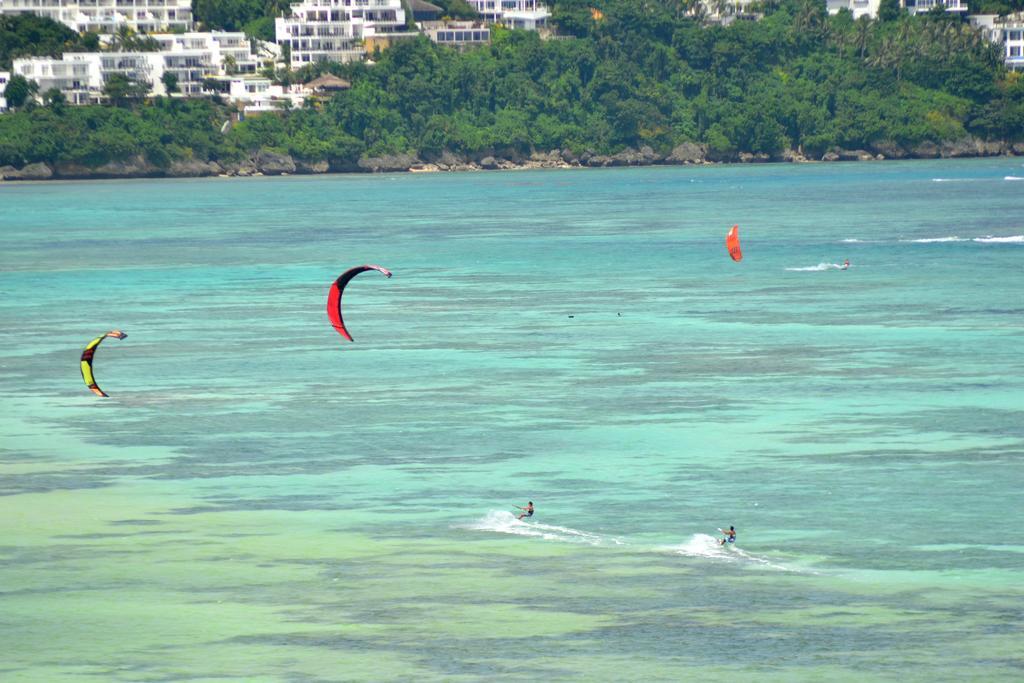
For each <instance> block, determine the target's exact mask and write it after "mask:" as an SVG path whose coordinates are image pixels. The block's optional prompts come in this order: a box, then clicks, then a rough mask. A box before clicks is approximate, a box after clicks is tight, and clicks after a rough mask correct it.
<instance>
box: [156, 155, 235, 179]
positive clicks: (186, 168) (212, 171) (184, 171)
mask: <svg viewBox="0 0 1024 683" xmlns="http://www.w3.org/2000/svg"><path fill="white" fill-rule="evenodd" d="M223 172H224V169H223V167H221V165H220V164H218V163H217V162H216V161H199V160H198V159H188V160H185V161H172V162H171V165H170V167H168V169H167V175H168V176H169V177H171V178H203V177H206V176H214V175H220V174H221V173H223Z"/></svg>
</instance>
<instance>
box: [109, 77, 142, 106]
mask: <svg viewBox="0 0 1024 683" xmlns="http://www.w3.org/2000/svg"><path fill="white" fill-rule="evenodd" d="M149 89H150V85H149V83H144V82H142V81H137V80H135V79H132V78H129V77H128V76H125V75H124V74H111V75H110V76H109V77H108V78H107V82H106V83H104V84H103V95H104V96H105V97H107V98H108V99H109V100H110V102H111V104H113V105H114V106H117V107H124V106H127V105H129V104H130V103H132V102H135V101H139V100H141V99H143V98H144V97H145V96H146V95H147V94H148V93H149Z"/></svg>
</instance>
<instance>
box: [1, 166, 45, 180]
mask: <svg viewBox="0 0 1024 683" xmlns="http://www.w3.org/2000/svg"><path fill="white" fill-rule="evenodd" d="M52 177H53V169H52V168H50V167H49V166H47V165H46V164H44V163H41V162H40V163H35V164H28V165H26V166H25V167H24V168H20V169H18V168H14V167H13V166H0V180H49V179H50V178H52Z"/></svg>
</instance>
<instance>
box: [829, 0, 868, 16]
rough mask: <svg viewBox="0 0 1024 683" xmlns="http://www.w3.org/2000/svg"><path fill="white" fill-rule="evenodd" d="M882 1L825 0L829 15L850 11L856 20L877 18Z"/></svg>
mask: <svg viewBox="0 0 1024 683" xmlns="http://www.w3.org/2000/svg"><path fill="white" fill-rule="evenodd" d="M879 4H880V0H825V7H826V9H828V13H829V14H839V10H841V9H848V10H850V12H851V13H853V18H854V19H860V18H861V17H865V16H866V17H877V16H878V5H879Z"/></svg>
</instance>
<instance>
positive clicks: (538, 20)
mask: <svg viewBox="0 0 1024 683" xmlns="http://www.w3.org/2000/svg"><path fill="white" fill-rule="evenodd" d="M467 1H468V2H469V4H470V5H471V6H472V7H473V9H475V10H476V12H477V14H479V15H480V18H481V19H483V20H484V21H487V22H490V23H493V24H502V25H503V26H507V27H509V28H522V29H526V30H528V31H536V30H537V29H538V28H543V27H545V26H547V25H548V18H549V17H550V16H551V12H550V10H548V8H547V7H545V6H544V5H543V4H541V3H540V2H538V0H467Z"/></svg>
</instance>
